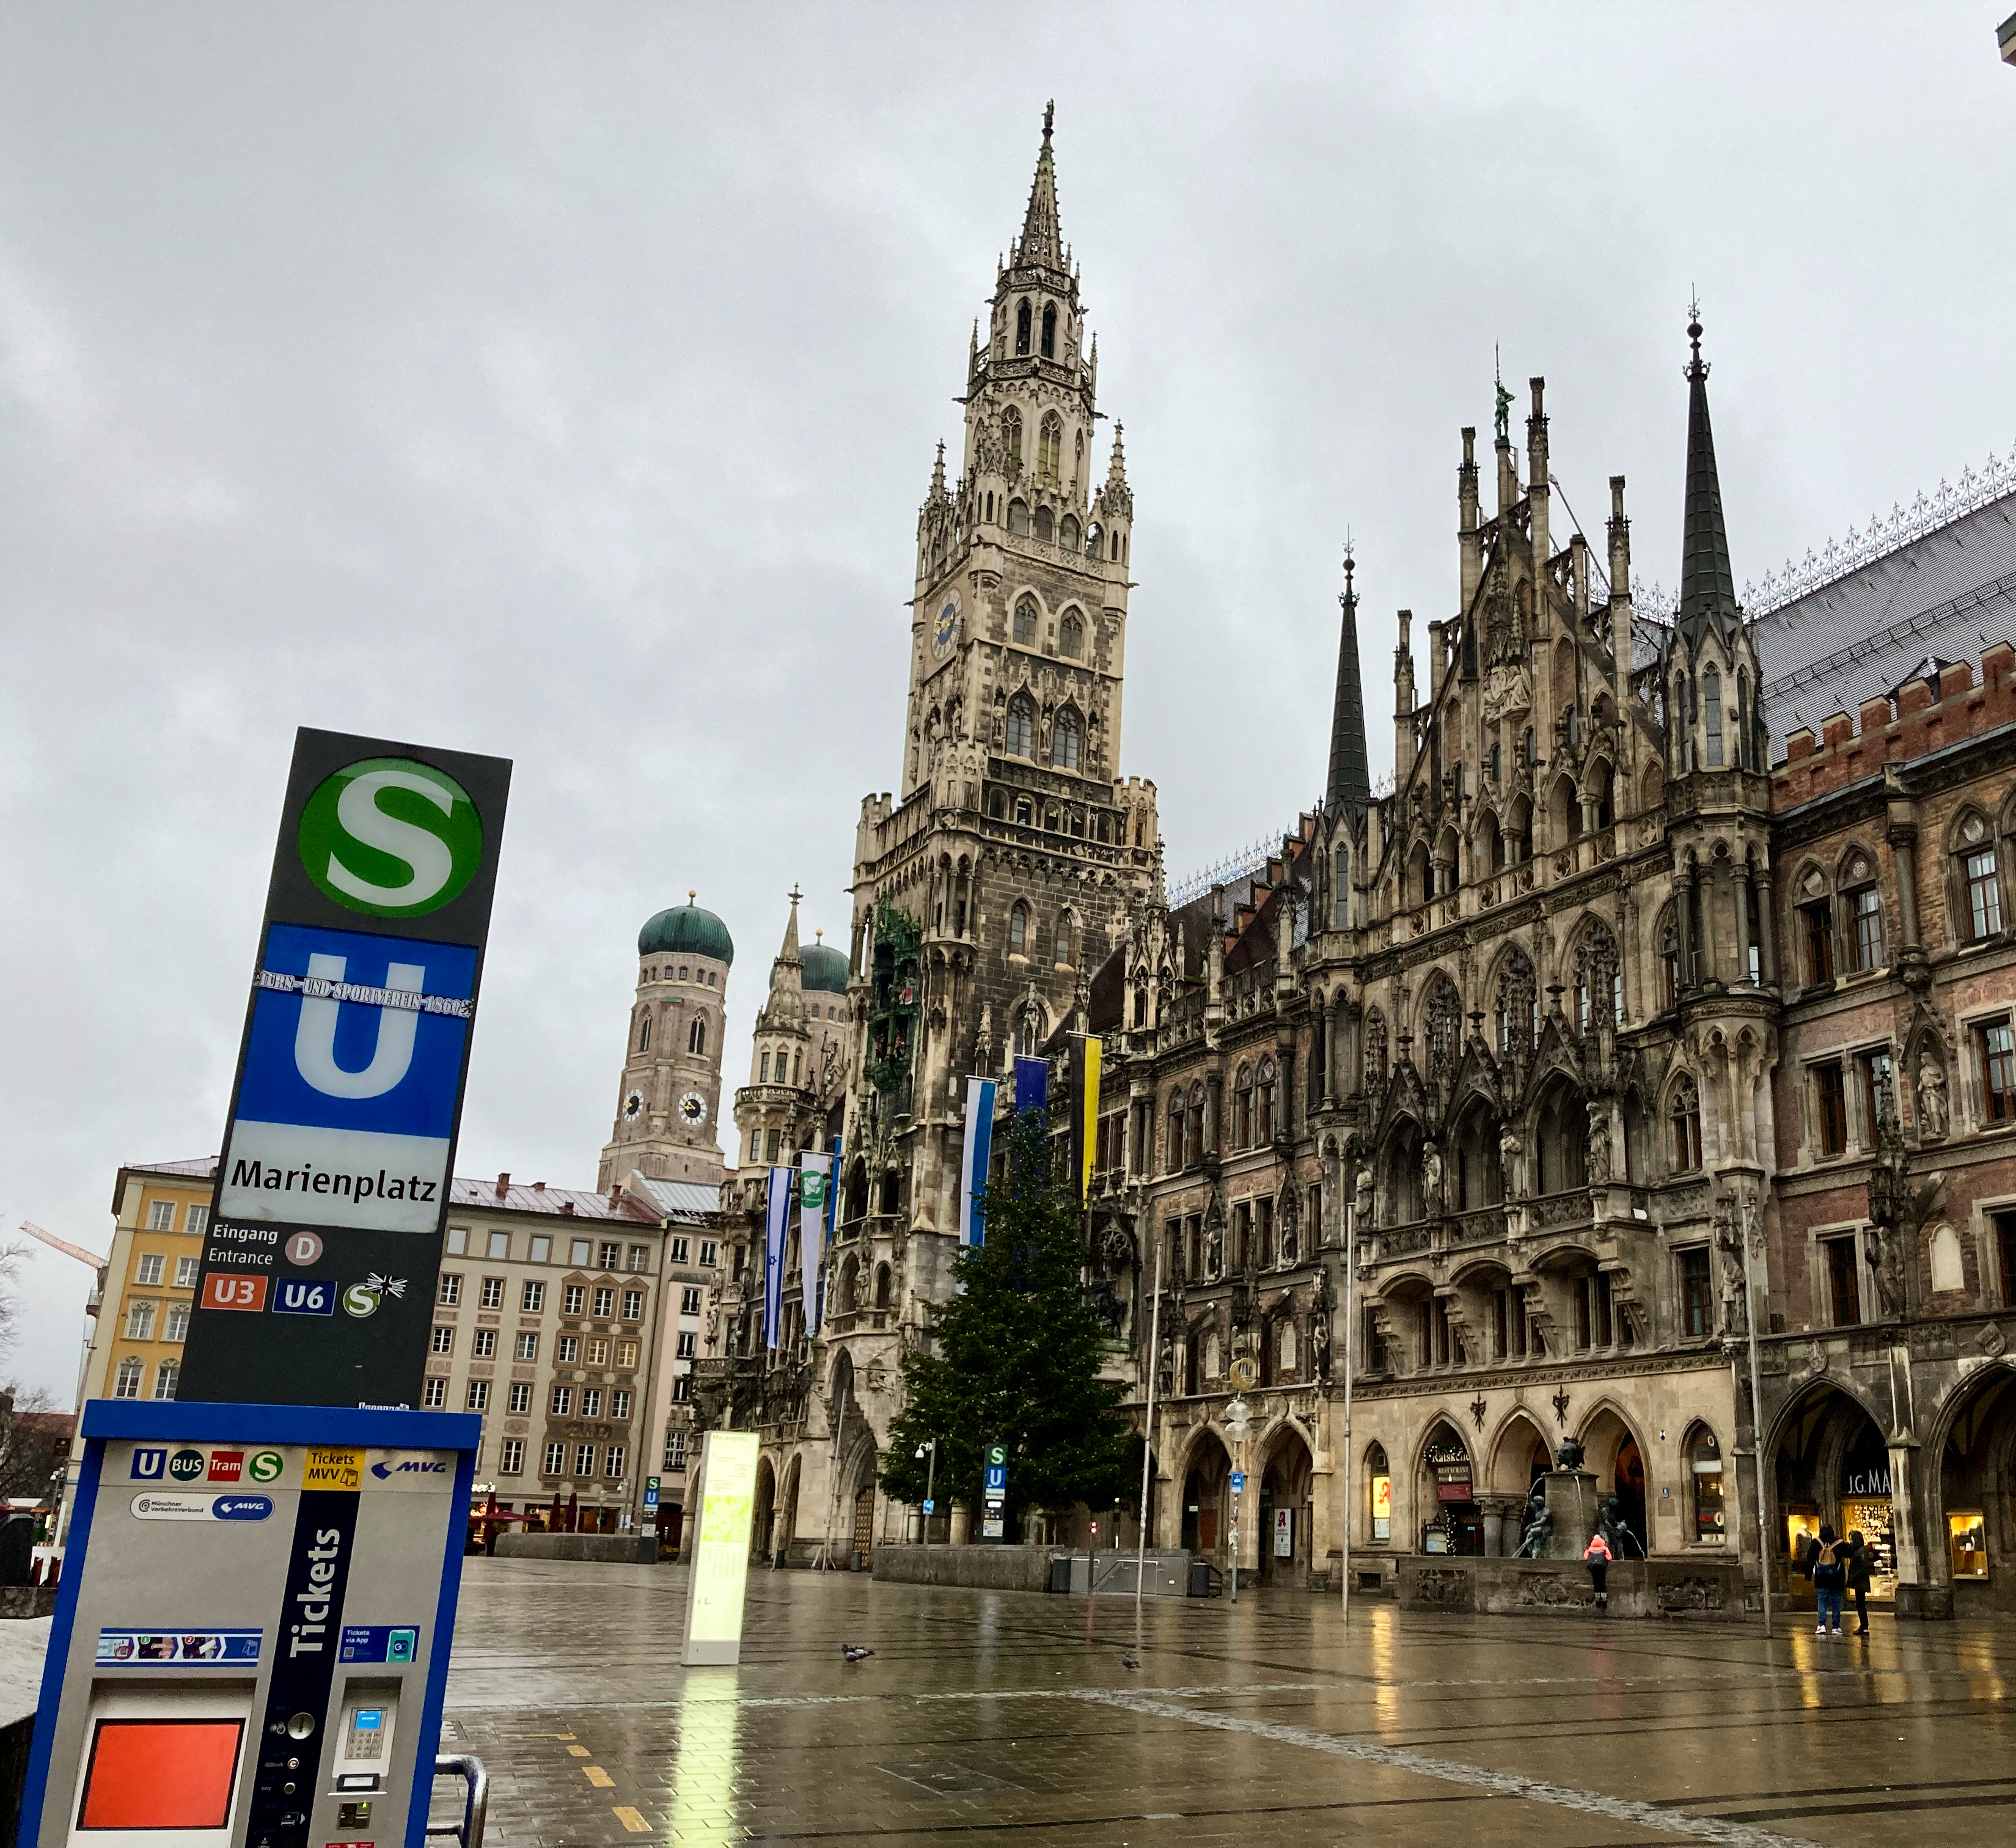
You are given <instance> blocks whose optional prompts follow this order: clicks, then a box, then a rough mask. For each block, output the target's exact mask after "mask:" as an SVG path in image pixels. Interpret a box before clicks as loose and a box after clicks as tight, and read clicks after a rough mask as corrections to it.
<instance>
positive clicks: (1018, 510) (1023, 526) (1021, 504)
mask: <svg viewBox="0 0 2016 1848" xmlns="http://www.w3.org/2000/svg"><path fill="white" fill-rule="evenodd" d="M1008 530H1009V531H1010V532H1013V533H1020V534H1021V535H1022V537H1023V538H1024V539H1027V538H1028V536H1029V503H1028V502H1027V501H1025V500H1024V499H1022V498H1021V496H1020V495H1017V497H1016V498H1015V499H1013V500H1011V501H1010V502H1009V503H1008Z"/></svg>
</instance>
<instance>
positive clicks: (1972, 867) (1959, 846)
mask: <svg viewBox="0 0 2016 1848" xmlns="http://www.w3.org/2000/svg"><path fill="white" fill-rule="evenodd" d="M1953 888H1954V889H1955V891H1956V893H1957V897H1958V899H1959V901H1960V902H1959V903H1958V905H1957V906H1956V908H1955V909H1956V910H1957V913H1958V916H1957V920H1956V921H1957V923H1958V924H1959V927H1960V928H1959V929H1958V930H1957V931H1955V932H1954V935H1956V936H1957V937H1958V938H1960V942H1963V943H1978V942H1982V939H1983V938H1989V937H1993V936H1994V935H1996V932H1998V931H2000V929H2001V928H2002V879H2001V872H2000V867H1999V866H1997V864H1996V854H1995V835H1994V833H1993V830H1991V829H1990V828H1989V825H1988V823H1987V821H1986V820H1985V818H1984V817H1983V816H1982V815H1981V814H1980V812H1978V810H1971V811H1970V812H1968V813H1967V814H1966V815H1964V816H1962V817H1961V819H1960V825H1959V826H1958V827H1956V828H1955V829H1954V830H1953Z"/></svg>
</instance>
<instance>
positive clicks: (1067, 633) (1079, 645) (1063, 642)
mask: <svg viewBox="0 0 2016 1848" xmlns="http://www.w3.org/2000/svg"><path fill="white" fill-rule="evenodd" d="M1064 524H1065V525H1067V526H1068V525H1070V524H1071V522H1070V521H1068V520H1067V521H1065V522H1064ZM1057 652H1058V654H1061V655H1063V656H1064V657H1066V658H1067V659H1068V660H1071V661H1076V660H1077V659H1078V657H1079V656H1080V655H1081V654H1084V652H1085V623H1084V621H1083V620H1082V618H1080V617H1079V615H1078V611H1076V610H1075V609H1072V610H1067V611H1064V620H1063V621H1060V623H1059V624H1058V625H1057Z"/></svg>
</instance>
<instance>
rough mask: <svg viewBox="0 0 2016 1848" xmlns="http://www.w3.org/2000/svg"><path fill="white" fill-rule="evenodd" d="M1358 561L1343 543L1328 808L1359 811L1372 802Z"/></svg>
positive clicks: (1349, 545)
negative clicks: (1355, 577)
mask: <svg viewBox="0 0 2016 1848" xmlns="http://www.w3.org/2000/svg"><path fill="white" fill-rule="evenodd" d="M1357 568H1358V561H1357V560H1356V559H1355V557H1352V548H1351V541H1350V539H1348V537H1347V538H1346V539H1345V542H1344V594H1343V595H1342V596H1340V597H1339V598H1338V599H1337V603H1338V606H1339V607H1340V608H1341V610H1342V611H1343V612H1344V621H1343V625H1342V629H1341V633H1340V634H1339V635H1338V636H1337V698H1336V701H1335V703H1334V705H1333V706H1332V708H1331V711H1330V785H1329V787H1328V788H1327V791H1325V794H1324V799H1325V802H1326V804H1327V806H1328V807H1329V808H1330V810H1331V812H1333V813H1334V812H1337V811H1338V810H1340V809H1363V808H1364V807H1365V805H1366V804H1367V803H1368V802H1370V801H1371V799H1372V773H1371V769H1370V765H1368V763H1367V762H1366V751H1365V693H1364V690H1363V686H1361V684H1360V683H1359V672H1358V589H1357V586H1356V585H1355V583H1354V582H1353V581H1352V575H1353V573H1355V571H1356V570H1357Z"/></svg>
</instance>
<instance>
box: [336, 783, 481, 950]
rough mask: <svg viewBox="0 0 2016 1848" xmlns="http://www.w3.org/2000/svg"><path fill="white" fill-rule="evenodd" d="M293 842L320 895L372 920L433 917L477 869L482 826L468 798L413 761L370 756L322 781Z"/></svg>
mask: <svg viewBox="0 0 2016 1848" xmlns="http://www.w3.org/2000/svg"><path fill="white" fill-rule="evenodd" d="M297 840H298V842H299V845H300V848H301V864H302V866H304V867H305V868H306V869H307V870H308V877H310V878H311V879H312V880H313V881H315V884H317V885H318V886H319V887H320V888H322V893H323V895H324V896H326V897H327V898H329V899H333V900H334V901H335V902H336V903H337V904H339V905H340V906H344V908H345V909H346V910H351V911H363V912H368V913H369V914H370V915H371V916H372V917H421V916H423V914H424V913H427V912H430V911H438V910H440V909H441V906H444V905H445V904H447V903H448V902H449V901H450V900H451V899H454V898H455V897H457V896H458V895H459V894H460V893H461V892H462V890H463V888H464V887H465V886H466V885H467V884H469V882H470V880H471V879H473V878H474V877H475V876H476V869H477V867H478V866H481V864H482V863H483V823H482V820H481V817H479V816H477V812H476V805H475V804H474V803H473V802H471V801H470V799H469V794H468V792H467V791H466V790H464V789H463V787H462V785H461V784H459V783H458V782H456V781H455V779H454V778H453V777H452V776H448V775H447V774H446V773H444V772H442V771H440V770H437V769H434V768H433V767H432V766H431V765H428V764H420V763H415V762H413V761H412V758H404V757H367V758H364V759H363V760H362V762H358V763H354V764H349V765H345V766H344V768H343V769H340V770H338V771H337V772H336V773H335V774H334V775H333V776H329V777H326V778H325V779H324V780H323V781H322V784H320V785H319V787H317V788H316V790H315V794H313V795H311V796H310V797H309V798H308V805H307V806H306V807H305V808H304V809H302V810H301V827H300V830H299V831H298V834H297Z"/></svg>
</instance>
